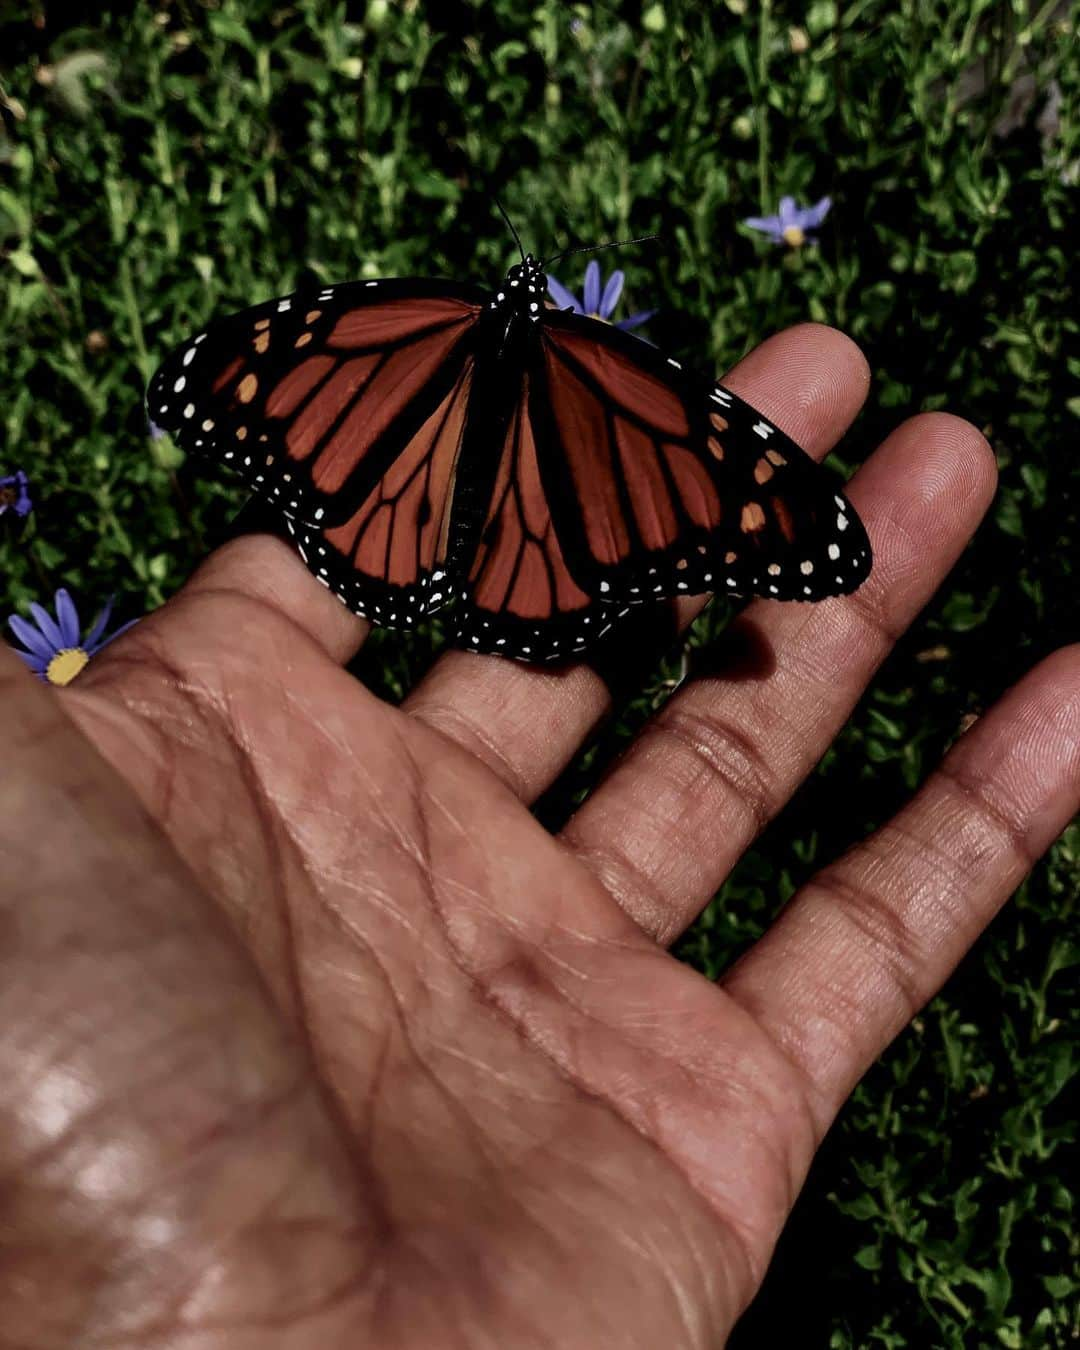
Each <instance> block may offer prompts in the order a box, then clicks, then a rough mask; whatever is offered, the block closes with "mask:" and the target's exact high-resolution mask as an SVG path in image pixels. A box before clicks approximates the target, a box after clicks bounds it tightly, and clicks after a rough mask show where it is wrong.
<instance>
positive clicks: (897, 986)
mask: <svg viewBox="0 0 1080 1350" xmlns="http://www.w3.org/2000/svg"><path fill="white" fill-rule="evenodd" d="M1078 810H1080V645H1077V646H1074V647H1068V648H1063V649H1062V650H1061V651H1058V652H1055V653H1054V655H1053V656H1051V657H1049V658H1047V659H1046V660H1045V661H1043V662H1042V664H1041V665H1039V666H1037V667H1036V668H1035V669H1034V670H1033V671H1031V672H1030V673H1029V674H1028V675H1027V676H1026V677H1025V678H1024V679H1023V680H1022V681H1021V682H1020V683H1019V684H1018V685H1016V686H1015V687H1014V688H1013V689H1011V690H1010V691H1009V692H1008V693H1007V694H1006V695H1005V696H1004V698H1002V699H1001V700H1000V701H999V702H998V703H997V704H996V705H995V706H994V707H993V708H992V709H991V711H990V712H989V713H988V714H987V715H986V716H985V717H983V718H982V719H981V720H980V721H978V722H977V723H976V724H975V726H974V727H973V728H972V730H970V731H969V732H968V733H967V734H966V735H965V736H963V737H962V738H961V740H960V741H959V742H958V743H957V744H956V746H954V748H953V749H952V750H951V751H950V753H949V754H948V755H947V756H946V758H945V760H944V762H943V763H942V765H941V767H940V768H939V769H938V771H937V772H936V773H935V774H934V775H933V776H932V777H931V778H930V779H929V780H928V782H927V783H926V785H925V786H924V787H923V788H922V790H921V791H920V792H919V793H918V794H917V796H916V797H915V798H914V799H913V800H912V801H911V802H910V803H909V804H908V805H907V806H906V807H905V808H904V810H902V811H901V812H900V814H899V815H897V816H896V817H895V818H894V819H893V820H892V821H891V822H890V823H889V824H887V825H886V826H885V827H884V828H883V829H881V830H879V831H878V832H877V833H876V834H874V835H872V836H871V837H870V838H869V839H867V840H866V841H865V843H862V844H860V845H858V846H857V847H856V848H854V849H852V850H851V851H850V852H849V853H847V854H846V855H845V856H844V857H843V858H841V859H840V860H839V861H838V862H836V863H834V864H833V865H832V866H830V867H828V868H826V869H825V871H824V872H822V873H819V875H818V876H817V877H815V878H814V880H813V881H812V882H811V883H810V884H809V885H808V886H806V887H805V888H804V889H803V891H802V892H801V893H800V894H799V895H798V896H796V898H795V899H794V900H793V901H792V902H791V903H790V904H789V905H788V907H787V908H786V909H785V911H784V913H783V914H782V915H781V916H780V918H779V919H778V920H777V921H776V923H774V924H773V926H772V928H770V929H769V931H768V932H767V933H766V934H765V936H764V937H763V938H762V939H761V940H760V941H759V942H758V943H757V944H756V945H755V946H754V947H753V948H752V950H751V951H750V952H749V953H748V954H747V955H746V956H745V957H744V958H743V959H742V960H741V961H740V962H739V963H738V964H737V965H736V966H734V967H733V968H732V970H731V971H730V972H729V974H728V975H727V977H726V979H725V980H724V981H723V987H724V989H725V990H726V992H727V993H728V994H729V995H731V997H732V998H734V999H735V1000H736V1001H737V1002H738V1003H740V1004H741V1005H742V1006H743V1007H744V1008H746V1009H747V1010H749V1011H750V1012H751V1013H752V1014H753V1015H754V1016H755V1017H756V1018H757V1019H758V1020H759V1022H760V1023H761V1024H762V1026H763V1027H764V1028H765V1029H766V1030H767V1031H768V1032H769V1033H770V1034H771V1036H772V1037H773V1038H774V1039H775V1040H776V1041H777V1042H778V1043H779V1045H780V1046H781V1047H782V1049H783V1050H784V1052H785V1054H786V1056H787V1058H788V1059H789V1060H790V1061H791V1062H792V1063H793V1064H795V1065H796V1066H797V1067H798V1069H799V1070H800V1071H801V1073H802V1075H803V1077H804V1079H805V1082H806V1084H807V1088H808V1092H809V1096H810V1099H811V1101H812V1102H813V1103H815V1106H816V1114H817V1118H818V1122H819V1124H820V1125H821V1128H822V1129H824V1127H825V1125H827V1123H828V1121H829V1120H830V1119H831V1118H832V1115H833V1114H834V1113H835V1111H836V1110H837V1109H838V1108H839V1106H840V1104H841V1102H842V1101H843V1100H844V1098H845V1097H846V1096H847V1094H848V1093H849V1092H850V1090H851V1088H852V1087H853V1086H854V1084H855V1082H856V1081H857V1079H858V1078H859V1077H860V1075H861V1074H862V1073H864V1072H865V1070H866V1069H867V1068H868V1067H869V1065H870V1064H871V1063H872V1061H873V1060H874V1059H875V1058H876V1057H877V1056H878V1055H879V1054H880V1053H881V1051H882V1050H883V1049H884V1048H885V1046H886V1045H887V1044H888V1042H889V1041H890V1040H891V1039H892V1038H893V1036H895V1035H896V1033H897V1032H898V1031H899V1030H900V1029H901V1027H903V1026H904V1025H905V1024H906V1023H907V1022H908V1021H909V1020H910V1019H911V1017H912V1016H913V1015H914V1013H915V1012H916V1010H917V1009H918V1008H920V1007H921V1006H922V1005H923V1004H924V1003H925V1002H926V1001H927V999H929V998H930V997H931V996H932V995H933V994H934V993H935V992H936V991H937V989H939V988H940V986H941V984H942V983H943V981H944V980H945V979H946V977H947V976H948V975H949V973H950V972H951V971H952V969H953V967H954V966H955V965H956V964H957V962H958V961H959V960H960V958H961V956H963V954H964V952H966V951H967V949H968V947H969V946H970V945H971V943H972V942H973V941H974V939H975V938H976V937H977V936H978V934H979V933H980V932H981V931H982V930H983V928H984V927H985V926H986V925H987V924H988V923H989V922H990V920H991V919H992V918H993V916H994V914H995V913H996V912H997V910H998V909H999V907H1000V906H1001V905H1002V904H1003V903H1004V902H1005V900H1006V899H1008V897H1009V896H1010V895H1011V894H1012V892H1013V891H1014V890H1015V889H1016V887H1017V886H1018V885H1019V883H1020V881H1021V880H1022V878H1023V877H1024V876H1025V874H1026V873H1027V872H1028V871H1029V870H1030V869H1031V866H1032V864H1033V862H1034V861H1035V859H1037V858H1038V857H1039V855H1040V854H1041V853H1042V852H1043V851H1044V850H1045V849H1046V848H1048V847H1049V845H1050V844H1051V842H1052V841H1053V840H1054V838H1055V837H1056V836H1057V835H1058V834H1059V833H1060V832H1061V830H1062V829H1063V828H1064V827H1065V826H1066V825H1067V824H1068V822H1069V820H1070V819H1071V818H1072V817H1073V816H1074V815H1075V814H1076V812H1077V811H1078Z"/></svg>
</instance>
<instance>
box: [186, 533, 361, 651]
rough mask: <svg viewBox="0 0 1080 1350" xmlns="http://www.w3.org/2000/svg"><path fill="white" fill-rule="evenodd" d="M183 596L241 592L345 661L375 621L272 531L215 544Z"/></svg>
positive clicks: (230, 595) (232, 596) (230, 597)
mask: <svg viewBox="0 0 1080 1350" xmlns="http://www.w3.org/2000/svg"><path fill="white" fill-rule="evenodd" d="M180 595H181V596H182V597H193V596H200V597H205V596H219V597H221V598H222V599H226V600H235V599H236V597H238V596H239V597H242V598H245V599H248V600H253V601H255V603H256V605H258V606H264V605H265V606H269V607H270V608H271V609H272V610H274V611H275V612H276V613H278V614H281V615H283V616H284V617H285V618H286V619H288V620H289V621H290V622H291V623H293V624H295V625H296V627H297V628H299V629H300V630H301V631H302V632H303V633H305V634H307V635H308V636H309V637H311V638H313V639H314V640H315V641H316V642H317V643H318V644H319V646H320V647H322V648H323V650H324V651H325V652H326V653H327V655H328V656H329V657H331V658H332V659H333V660H334V661H339V662H341V663H342V664H344V663H345V662H346V661H349V660H351V659H352V657H353V656H355V655H356V653H357V652H358V651H359V650H360V646H361V644H362V643H363V641H364V639H365V638H366V637H367V635H368V633H369V632H370V631H371V625H370V624H369V623H368V621H367V620H366V619H361V618H359V617H358V616H357V615H355V614H353V613H351V612H350V611H349V610H347V609H346V608H345V606H344V605H343V604H342V603H341V601H340V600H339V599H338V598H337V596H335V595H333V594H331V592H330V591H328V590H327V589H326V587H325V586H320V585H319V584H318V583H317V582H316V580H315V578H314V577H313V576H312V575H311V573H310V572H309V571H308V569H307V568H306V567H305V566H304V564H303V563H302V562H301V561H300V559H299V557H298V556H297V554H296V552H295V550H294V549H292V548H290V546H289V545H288V544H286V543H285V542H284V541H283V540H281V539H275V538H273V537H272V536H271V535H266V534H251V535H244V536H243V537H242V538H240V539H233V540H231V541H230V542H229V543H227V544H225V545H224V546H223V547H221V548H219V549H217V550H216V551H215V552H214V553H212V554H211V555H210V557H209V558H207V560H206V561H205V562H204V563H203V564H202V566H201V567H200V568H199V570H198V571H197V572H196V573H195V574H194V576H192V578H191V580H190V581H189V582H188V583H187V585H186V586H185V587H184V589H183V590H182V591H181V592H180Z"/></svg>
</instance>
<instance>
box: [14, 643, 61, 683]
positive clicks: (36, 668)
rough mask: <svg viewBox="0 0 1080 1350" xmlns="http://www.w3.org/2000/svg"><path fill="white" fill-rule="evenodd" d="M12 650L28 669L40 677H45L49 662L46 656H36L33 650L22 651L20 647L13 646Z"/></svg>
mask: <svg viewBox="0 0 1080 1350" xmlns="http://www.w3.org/2000/svg"><path fill="white" fill-rule="evenodd" d="M11 650H12V651H13V652H14V653H15V655H16V656H17V657H18V658H19V660H20V661H21V662H22V663H23V665H24V666H26V668H27V669H28V670H32V671H33V672H34V674H35V675H37V676H38V678H39V679H44V678H45V670H46V667H47V666H48V664H49V662H48V661H46V660H45V659H44V657H41V656H35V655H34V653H33V652H21V651H19V649H18V647H12V648H11ZM51 659H52V658H51V657H50V660H51Z"/></svg>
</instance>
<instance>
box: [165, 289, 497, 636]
mask: <svg viewBox="0 0 1080 1350" xmlns="http://www.w3.org/2000/svg"><path fill="white" fill-rule="evenodd" d="M484 299H485V296H484V293H483V292H481V291H479V290H476V289H474V288H471V287H464V286H459V285H456V284H453V283H449V282H437V281H435V282H432V281H404V280H391V281H379V282H349V283H347V284H345V285H341V286H330V287H326V288H324V289H322V290H312V291H309V292H303V293H300V294H297V295H293V296H287V297H285V298H283V299H279V300H270V301H267V302H265V303H264V304H261V305H257V306H255V307H254V308H252V309H249V310H245V311H244V312H243V313H240V314H236V315H233V316H231V317H229V318H227V319H224V320H222V321H220V322H218V323H216V324H213V325H212V326H211V327H210V328H209V329H207V330H206V332H205V333H200V334H199V335H198V336H197V337H195V338H194V339H192V340H191V341H189V342H186V343H184V344H183V345H182V346H181V347H179V348H177V350H176V351H175V352H173V353H172V355H171V356H169V357H168V359H167V360H166V361H165V362H164V364H163V365H162V367H161V369H160V370H159V371H158V372H157V374H156V375H155V376H154V378H153V380H152V381H151V383H150V388H149V391H148V395H147V404H148V409H149V413H150V417H151V418H152V420H153V421H154V422H155V423H156V424H157V425H159V426H161V427H163V428H164V429H166V430H168V431H170V432H172V433H173V435H174V436H175V437H176V439H177V441H178V443H179V444H180V445H181V447H182V448H183V449H185V450H190V451H192V452H194V453H197V454H201V455H204V456H208V457H211V458H214V459H217V460H219V461H220V462H222V463H225V464H226V465H228V466H229V467H231V468H233V469H235V470H236V471H237V472H238V473H239V474H240V476H241V477H242V478H243V479H244V480H245V482H246V483H247V484H248V485H249V486H250V487H251V488H252V489H253V490H254V491H255V492H257V493H259V494H262V495H263V496H265V497H267V498H268V499H269V500H270V501H271V502H273V503H274V504H275V505H277V506H279V507H280V508H281V509H282V511H283V512H284V513H285V516H286V521H287V524H288V526H289V529H290V530H291V532H292V533H293V534H294V535H295V536H296V538H297V541H298V544H299V547H300V551H301V554H302V555H303V556H304V558H305V561H306V562H307V564H308V566H309V568H310V569H311V571H312V572H313V573H314V575H315V576H316V577H317V578H318V579H319V580H320V581H322V582H323V584H325V585H327V586H330V587H332V588H333V589H334V590H335V591H336V592H337V594H338V595H339V596H340V597H341V598H342V599H343V600H344V601H345V603H347V604H348V605H349V606H350V607H351V608H353V609H355V610H356V611H357V612H358V613H362V614H367V615H369V616H370V617H372V618H375V619H378V620H379V621H381V622H398V621H399V618H400V620H401V621H405V620H407V619H409V618H412V619H415V618H416V617H417V616H418V615H419V614H420V613H423V612H426V611H427V610H430V609H434V608H438V607H439V605H440V604H441V603H442V602H443V600H444V599H445V598H446V595H445V593H444V592H440V589H439V586H438V580H439V578H438V576H437V575H436V574H438V573H439V571H440V569H439V563H440V561H441V560H442V559H443V558H444V557H445V552H444V550H445V545H446V533H447V527H448V521H449V511H450V502H451V499H452V495H453V485H454V479H455V471H456V466H457V456H458V453H459V450H460V446H461V437H462V432H463V427H464V418H465V410H466V407H467V404H468V397H469V390H470V387H471V382H472V373H473V367H474V361H475V352H474V349H473V337H474V326H475V323H476V320H477V318H478V316H479V315H480V313H481V310H482V308H483V303H484ZM391 616H393V619H392V620H391Z"/></svg>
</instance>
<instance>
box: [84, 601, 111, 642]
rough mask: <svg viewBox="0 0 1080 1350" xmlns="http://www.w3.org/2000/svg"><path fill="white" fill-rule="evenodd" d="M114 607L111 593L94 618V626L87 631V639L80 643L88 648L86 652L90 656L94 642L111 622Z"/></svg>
mask: <svg viewBox="0 0 1080 1350" xmlns="http://www.w3.org/2000/svg"><path fill="white" fill-rule="evenodd" d="M112 607H113V597H112V596H111V595H110V596H109V598H108V600H106V601H105V603H104V605H102V607H101V613H100V614H99V615H98V616H97V618H96V619H95V620H94V626H93V628H91V629H90V631H89V633H87V635H86V638H85V640H84V641H83V642H82V643H81V644H80V645H81V646H82V647H84V648H85V649H86V653H87V655H88V656H93V654H94V653H93V652H92V651H91V650H90V648H91V647H93V645H94V643H95V642H97V641H98V639H99V638H100V637H101V635H102V633H104V631H105V625H106V624H107V623H108V622H109V619H110V617H111V615H112Z"/></svg>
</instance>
